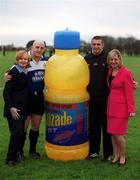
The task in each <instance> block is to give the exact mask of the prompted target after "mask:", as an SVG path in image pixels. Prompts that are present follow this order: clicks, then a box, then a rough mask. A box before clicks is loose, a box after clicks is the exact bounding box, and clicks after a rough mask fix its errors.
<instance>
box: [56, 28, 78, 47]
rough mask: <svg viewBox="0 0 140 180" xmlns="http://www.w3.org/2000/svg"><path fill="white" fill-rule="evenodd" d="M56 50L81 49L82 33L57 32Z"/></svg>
mask: <svg viewBox="0 0 140 180" xmlns="http://www.w3.org/2000/svg"><path fill="white" fill-rule="evenodd" d="M54 48H55V49H64V50H67V49H79V48H80V33H79V32H78V31H69V30H66V31H56V32H55V35H54Z"/></svg>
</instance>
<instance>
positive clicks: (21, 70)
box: [15, 64, 26, 73]
mask: <svg viewBox="0 0 140 180" xmlns="http://www.w3.org/2000/svg"><path fill="white" fill-rule="evenodd" d="M15 67H16V68H17V70H18V72H19V73H22V72H24V73H26V69H24V68H22V67H21V66H19V65H17V64H16V65H15Z"/></svg>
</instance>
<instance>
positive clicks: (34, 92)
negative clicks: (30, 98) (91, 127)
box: [30, 91, 43, 96]
mask: <svg viewBox="0 0 140 180" xmlns="http://www.w3.org/2000/svg"><path fill="white" fill-rule="evenodd" d="M42 93H43V91H33V92H30V94H34V95H35V96H37V95H38V94H42Z"/></svg>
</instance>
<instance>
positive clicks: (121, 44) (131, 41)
mask: <svg viewBox="0 0 140 180" xmlns="http://www.w3.org/2000/svg"><path fill="white" fill-rule="evenodd" d="M102 37H103V39H104V42H105V49H106V51H107V52H108V51H110V50H111V49H114V48H116V49H119V50H120V51H121V53H122V54H126V55H129V56H139V55H140V40H138V39H136V38H134V37H127V38H124V37H118V38H114V37H112V36H102ZM33 42H34V40H30V41H29V42H27V44H26V47H14V45H13V44H11V45H5V46H0V51H3V53H5V51H15V50H19V49H24V48H26V49H27V50H29V49H30V47H31V46H32V43H33ZM45 44H46V43H45ZM90 50H91V47H90V42H86V41H84V40H81V46H80V52H82V53H84V54H87V53H89V52H90ZM46 51H48V52H49V53H50V55H51V54H52V53H53V52H54V48H53V46H47V45H46Z"/></svg>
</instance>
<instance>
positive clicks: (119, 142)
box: [107, 49, 135, 165]
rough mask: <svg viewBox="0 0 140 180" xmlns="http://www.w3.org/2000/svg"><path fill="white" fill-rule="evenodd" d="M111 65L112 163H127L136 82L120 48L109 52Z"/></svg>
mask: <svg viewBox="0 0 140 180" xmlns="http://www.w3.org/2000/svg"><path fill="white" fill-rule="evenodd" d="M107 63H108V65H109V73H108V78H107V82H108V86H109V88H110V93H109V97H108V106H107V117H108V122H107V132H108V133H110V134H111V138H112V144H113V154H114V157H113V160H112V164H116V163H117V162H118V164H119V165H124V164H126V157H125V134H126V133H127V127H128V118H129V117H132V116H135V107H134V84H133V76H132V74H131V72H130V71H129V70H128V69H127V68H126V67H124V66H123V62H122V56H121V53H120V51H119V50H117V49H113V50H112V51H110V52H109V53H108V57H107Z"/></svg>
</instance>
